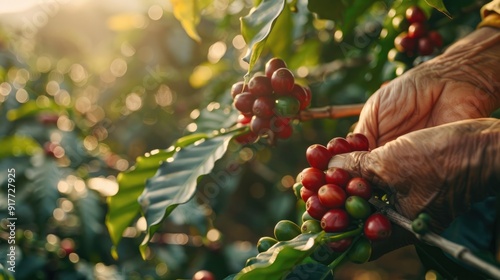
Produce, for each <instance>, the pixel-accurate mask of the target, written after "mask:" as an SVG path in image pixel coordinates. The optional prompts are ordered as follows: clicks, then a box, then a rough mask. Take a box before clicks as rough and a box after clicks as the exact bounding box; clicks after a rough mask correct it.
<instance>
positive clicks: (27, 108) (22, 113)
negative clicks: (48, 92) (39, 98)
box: [7, 100, 61, 122]
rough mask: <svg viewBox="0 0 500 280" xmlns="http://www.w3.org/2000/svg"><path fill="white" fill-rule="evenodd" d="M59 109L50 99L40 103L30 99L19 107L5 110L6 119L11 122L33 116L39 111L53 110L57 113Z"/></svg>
mask: <svg viewBox="0 0 500 280" xmlns="http://www.w3.org/2000/svg"><path fill="white" fill-rule="evenodd" d="M59 111H61V107H59V106H58V105H57V104H56V103H54V102H53V101H52V100H49V101H48V103H47V104H42V105H40V104H39V103H37V102H36V101H35V100H30V101H28V102H26V103H24V104H23V105H21V106H20V107H19V108H16V109H11V110H9V111H8V112H7V119H8V120H9V121H11V122H13V121H17V120H19V119H22V118H25V117H29V116H33V115H35V114H37V113H40V112H54V113H57V112H59Z"/></svg>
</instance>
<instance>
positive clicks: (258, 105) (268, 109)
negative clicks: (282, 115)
mask: <svg viewBox="0 0 500 280" xmlns="http://www.w3.org/2000/svg"><path fill="white" fill-rule="evenodd" d="M252 112H253V114H254V115H255V116H257V117H259V118H263V119H270V118H271V117H272V116H273V115H274V98H273V97H271V96H260V97H258V98H257V99H255V101H254V103H253V106H252Z"/></svg>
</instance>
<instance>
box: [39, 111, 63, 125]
mask: <svg viewBox="0 0 500 280" xmlns="http://www.w3.org/2000/svg"><path fill="white" fill-rule="evenodd" d="M37 120H38V122H39V123H41V124H45V125H48V124H57V121H58V120H59V115H57V114H54V113H40V114H39V115H38V116H37Z"/></svg>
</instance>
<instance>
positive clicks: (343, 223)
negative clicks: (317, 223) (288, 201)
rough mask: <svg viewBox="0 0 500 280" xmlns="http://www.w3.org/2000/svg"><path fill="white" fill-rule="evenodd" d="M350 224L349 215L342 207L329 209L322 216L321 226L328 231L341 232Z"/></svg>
mask: <svg viewBox="0 0 500 280" xmlns="http://www.w3.org/2000/svg"><path fill="white" fill-rule="evenodd" d="M311 216H312V215H311ZM348 226H349V215H348V214H347V212H346V211H345V210H342V209H331V210H328V212H326V213H325V214H324V215H323V217H322V218H321V228H322V229H323V230H324V231H326V232H341V231H344V230H346V229H347V227H348Z"/></svg>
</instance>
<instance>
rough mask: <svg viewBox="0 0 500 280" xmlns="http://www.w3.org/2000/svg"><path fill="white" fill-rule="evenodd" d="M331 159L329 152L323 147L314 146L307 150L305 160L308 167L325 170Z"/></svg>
mask: <svg viewBox="0 0 500 280" xmlns="http://www.w3.org/2000/svg"><path fill="white" fill-rule="evenodd" d="M331 158H332V154H331V153H330V151H329V150H328V149H327V148H326V147H325V146H323V145H320V144H314V145H311V146H309V147H308V148H307V150H306V159H307V162H309V165H311V166H312V167H315V168H318V169H320V170H326V169H327V168H328V163H329V162H330V159H331Z"/></svg>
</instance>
